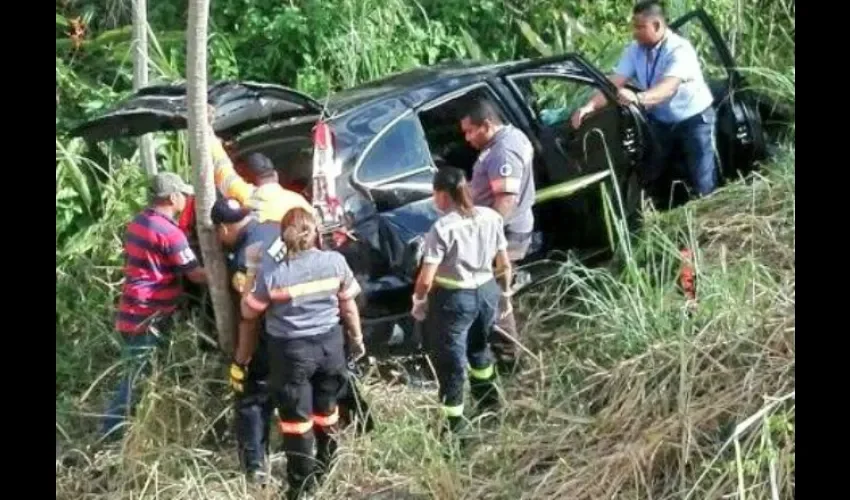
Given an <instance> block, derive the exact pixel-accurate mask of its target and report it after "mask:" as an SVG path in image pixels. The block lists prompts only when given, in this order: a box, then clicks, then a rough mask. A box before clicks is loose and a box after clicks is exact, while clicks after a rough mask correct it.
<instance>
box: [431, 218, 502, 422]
mask: <svg viewBox="0 0 850 500" xmlns="http://www.w3.org/2000/svg"><path fill="white" fill-rule="evenodd" d="M507 246H508V245H507V241H506V239H505V234H504V228H503V221H502V217H501V215H499V213H498V212H496V211H495V210H492V209H490V208H487V207H475V215H474V217H467V218H464V217H463V216H462V215H461V214H459V213H458V212H457V211H452V212H449V213H448V214H446V215H444V216H442V217H441V218H440V219H438V220H437V222H436V223H435V224H434V226H433V227H432V228H431V230H430V231H429V232H428V234H427V235H426V237H425V245H424V255H423V262H424V263H425V264H434V265H437V274H436V275H435V277H434V288H433V289H432V291H431V293H430V297H428V300H427V302H428V306H427V315H426V317H425V328H426V331H427V335H428V337H430V339H431V340H430V341H429V345H430V347H431V350H432V352H431V355H432V357H433V359H434V360H435V369H436V371H437V378H438V380H439V385H440V389H439V397H440V399H441V401H442V404H443V412H444V414H445V416H446V417H447V419H448V424H449V428H450V429H452V430H455V431H456V430H458V428H459V426H461V425H462V423H463V413H464V402H463V400H464V397H463V389H464V384H465V381H466V377H467V374H466V371H467V363H468V364H469V381H470V389H471V393H472V397H473V400H474V402H475V403H477V404H478V405H479V406H485V407H487V406H492V405H494V404H495V403H496V402H497V398H496V392H495V388H494V386H493V382H494V380H495V373H494V369H493V354H492V352H491V349H490V342H489V341H488V336H489V332H490V330H491V329H492V327H493V325H494V324H495V323H496V321H497V318H498V316H499V296H500V289H499V286H498V285H497V284H496V280H495V277H494V274H493V262H494V259H495V257H496V253H497V252H498V251H500V250H506V249H507Z"/></svg>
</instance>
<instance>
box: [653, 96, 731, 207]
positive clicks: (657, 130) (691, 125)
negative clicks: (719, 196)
mask: <svg viewBox="0 0 850 500" xmlns="http://www.w3.org/2000/svg"><path fill="white" fill-rule="evenodd" d="M716 121H717V116H716V112H715V110H714V108H713V107H709V108H708V109H706V110H705V111H703V112H702V113H698V114H696V115H694V116H692V117H690V118H688V119H686V120H683V121H681V122H679V123H675V124H666V123H661V122H658V121H655V120H652V121H650V124H651V126H652V131H653V133H654V134H655V138H656V143H657V144H656V145H657V147H656V148H655V150H654V151H653V159H652V161H651V162H650V165H649V168H650V171H649V172H646V174H645V181H646V182H647V184H649V185H652V184H653V183H654V181H656V180H657V179H658V178H659V177H661V175H662V174H663V170H664V167H665V166H666V164H667V160H668V158H669V156H670V153H671V151H672V150H673V149H681V151H682V152H683V153H684V156H685V167H686V169H687V178H688V180H689V183H690V187H691V189H692V190H693V191H695V192H696V193H697V194H698V195H699V196H706V195H708V194H711V192H712V191H714V190H715V189H716V188H717V170H718V169H717V162H716V159H715V148H714V126H715V122H716Z"/></svg>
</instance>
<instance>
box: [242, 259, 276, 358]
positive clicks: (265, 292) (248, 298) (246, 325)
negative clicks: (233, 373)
mask: <svg viewBox="0 0 850 500" xmlns="http://www.w3.org/2000/svg"><path fill="white" fill-rule="evenodd" d="M270 302H271V298H270V296H269V287H268V284H267V283H266V278H265V276H264V275H263V274H262V273H260V274H258V275H257V276H256V278H255V279H254V283H253V286H252V287H251V291H250V292H248V293H246V294H245V295H243V297H242V302H241V303H240V307H239V309H240V315H241V319H240V321H239V337H238V338H237V339H236V356H235V357H236V362H237V363H240V364H248V363H249V362H250V361H251V357H252V356H253V355H254V350H255V349H256V348H257V333H258V332H257V330H258V328H257V321H258V320H259V318H260V316H261V315H262V314H263V313H264V312H265V311H266V309H268V307H269V303H270Z"/></svg>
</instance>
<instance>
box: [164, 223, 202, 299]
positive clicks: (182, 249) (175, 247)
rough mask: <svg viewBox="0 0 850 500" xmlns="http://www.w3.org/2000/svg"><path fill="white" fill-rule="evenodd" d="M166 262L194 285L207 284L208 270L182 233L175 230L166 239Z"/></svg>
mask: <svg viewBox="0 0 850 500" xmlns="http://www.w3.org/2000/svg"><path fill="white" fill-rule="evenodd" d="M163 252H164V254H165V259H166V262H168V264H169V265H170V266H171V267H172V268H173V269H174V270H175V271H176V272H177V273H180V274H183V275H184V276H186V277H187V278H188V279H189V280H190V281H192V282H193V283H198V284H201V285H203V284H206V283H207V281H208V278H207V272H206V270H205V269H204V268H203V267H201V263H200V262H198V258H197V257H196V256H195V252H193V251H192V247H190V246H189V241H188V240H187V239H186V235H184V234H183V232H182V231H180V230H178V229H175V230H174V231H173V232H170V233H168V234H167V235H166V237H165V243H164V245H163Z"/></svg>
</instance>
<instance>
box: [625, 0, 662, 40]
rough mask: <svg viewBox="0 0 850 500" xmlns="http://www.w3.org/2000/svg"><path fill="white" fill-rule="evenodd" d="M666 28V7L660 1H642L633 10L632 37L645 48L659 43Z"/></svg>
mask: <svg viewBox="0 0 850 500" xmlns="http://www.w3.org/2000/svg"><path fill="white" fill-rule="evenodd" d="M666 28H667V21H666V19H665V14H664V7H663V6H662V5H661V2H659V1H658V0H642V1H640V2H638V3H637V4H635V6H634V8H632V30H633V33H632V36H634V39H635V40H636V41H637V42H638V43H639V44H641V45H643V46H644V47H651V46H653V45H655V44H656V43H658V42H659V41H660V40H661V38H662V37H663V36H664V33H665V31H664V30H665V29H666Z"/></svg>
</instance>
